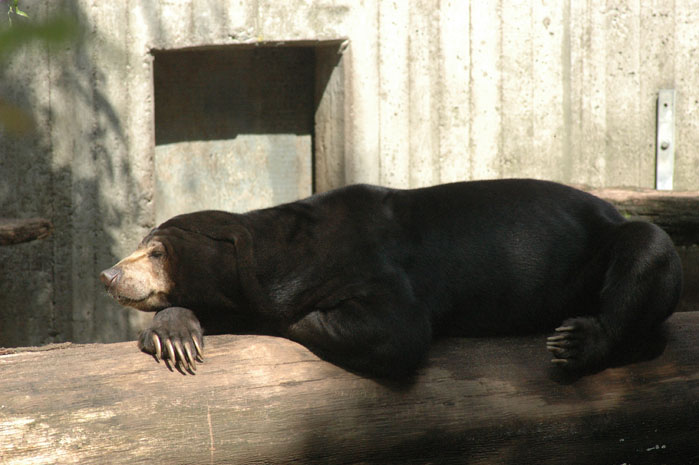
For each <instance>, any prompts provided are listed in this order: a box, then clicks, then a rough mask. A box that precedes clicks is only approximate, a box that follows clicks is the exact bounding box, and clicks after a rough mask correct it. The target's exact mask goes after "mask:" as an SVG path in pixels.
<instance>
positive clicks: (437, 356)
mask: <svg viewBox="0 0 699 465" xmlns="http://www.w3.org/2000/svg"><path fill="white" fill-rule="evenodd" d="M666 326H667V328H666V329H667V334H668V336H667V339H668V342H667V346H666V347H665V350H664V352H663V353H662V354H661V355H660V356H658V357H656V358H655V359H652V360H650V361H643V362H637V363H633V364H629V365H625V366H621V367H617V368H610V369H607V370H605V371H603V372H600V373H597V374H594V375H590V376H587V377H583V378H581V379H577V380H570V379H565V378H563V377H560V376H557V375H556V372H554V371H552V369H551V368H550V366H549V364H548V359H549V356H548V354H547V353H546V350H545V349H544V338H543V336H536V337H525V338H492V339H490V338H488V339H485V338H484V339H448V340H443V341H440V342H438V343H436V345H435V347H434V348H433V350H432V351H431V353H430V357H429V360H428V363H427V364H426V366H425V367H424V368H423V369H421V370H420V371H419V373H418V375H417V376H416V379H415V380H413V382H412V383H409V384H405V385H400V384H391V383H386V382H381V381H377V380H372V379H366V378H362V377H360V376H357V375H355V374H352V373H348V372H346V371H343V370H342V369H340V368H337V367H335V366H333V365H330V364H328V363H325V362H323V361H320V360H318V359H317V358H316V357H315V356H313V355H312V354H310V353H309V352H308V351H307V350H305V349H304V348H303V347H301V346H299V345H297V344H295V343H292V342H290V341H287V340H285V339H279V338H273V337H263V336H216V337H208V338H207V340H206V342H207V344H208V345H207V359H206V363H204V364H202V365H200V366H199V369H198V370H197V373H196V375H195V376H183V375H181V374H179V373H177V372H170V371H168V370H167V369H166V368H165V367H164V365H163V364H162V363H161V364H156V363H155V362H154V361H153V359H152V358H150V357H148V356H146V355H144V354H141V353H140V352H138V350H137V349H136V347H135V344H134V343H132V342H128V343H118V344H108V345H99V344H95V345H72V346H70V347H67V348H66V347H59V348H57V349H56V350H50V351H42V352H32V351H30V352H27V351H24V352H15V351H13V350H9V351H5V354H4V355H0V387H1V389H0V392H1V393H2V396H1V398H0V463H3V464H24V463H42V464H50V463H60V464H71V463H80V464H103V463H111V464H119V463H129V464H131V465H134V464H141V463H148V464H151V463H168V464H176V463H227V464H228V463H230V464H257V463H285V464H288V463H303V464H313V463H324V464H339V463H381V464H413V463H414V464H417V463H440V464H442V463H454V464H465V463H470V464H523V463H537V464H561V463H566V464H590V463H609V464H612V463H616V464H620V463H633V464H641V463H665V464H675V463H677V464H688V463H699V444H698V443H697V436H696V434H697V430H698V428H699V344H697V334H699V313H697V312H691V313H682V314H676V315H674V316H673V317H672V318H671V319H670V321H669V322H668V324H667V325H666ZM8 352H14V353H8Z"/></svg>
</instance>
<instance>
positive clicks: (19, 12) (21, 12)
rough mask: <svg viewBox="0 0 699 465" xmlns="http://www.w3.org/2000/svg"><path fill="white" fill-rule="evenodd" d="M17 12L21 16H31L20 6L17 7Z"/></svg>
mask: <svg viewBox="0 0 699 465" xmlns="http://www.w3.org/2000/svg"><path fill="white" fill-rule="evenodd" d="M15 13H17V14H18V15H20V16H24V17H25V18H29V15H28V14H27V13H25V12H24V11H22V10H20V9H19V8H15Z"/></svg>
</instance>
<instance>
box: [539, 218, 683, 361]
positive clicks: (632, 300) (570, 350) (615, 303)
mask: <svg viewBox="0 0 699 465" xmlns="http://www.w3.org/2000/svg"><path fill="white" fill-rule="evenodd" d="M601 256H602V257H603V259H604V260H605V261H606V262H605V267H604V269H605V275H604V279H603V282H602V287H601V289H600V290H599V291H598V292H599V300H598V301H599V302H600V308H599V313H596V314H594V315H592V316H579V317H574V318H569V319H567V320H565V321H564V322H563V323H562V325H561V326H560V327H559V328H557V329H556V332H557V334H556V335H554V336H551V337H550V338H548V341H547V348H548V349H549V350H550V351H551V352H552V353H553V355H554V359H553V360H552V361H553V362H554V363H556V364H559V365H561V366H564V367H566V368H570V369H572V370H576V371H585V370H594V369H599V368H602V367H604V366H605V365H606V364H608V363H609V361H610V359H611V358H612V357H613V356H614V355H616V352H618V351H620V350H622V349H624V350H626V349H628V348H629V347H641V345H642V344H643V343H644V342H645V341H644V338H646V337H647V336H649V335H650V334H651V333H652V331H653V329H655V328H657V327H658V326H659V325H660V323H662V322H663V321H664V320H665V319H666V318H667V317H668V316H670V314H672V312H673V311H674V310H675V307H676V306H677V303H678V301H679V298H680V293H681V290H682V267H681V263H680V259H679V256H678V255H677V252H676V251H675V248H674V245H673V244H672V241H671V240H670V238H669V237H668V235H667V234H666V233H665V232H664V231H663V230H662V229H660V228H658V227H657V226H655V225H653V224H650V223H645V222H628V223H624V224H622V225H620V226H619V227H618V229H617V230H616V232H615V235H614V237H613V239H612V241H611V244H610V246H609V248H608V253H605V254H602V255H601ZM592 313H594V312H592Z"/></svg>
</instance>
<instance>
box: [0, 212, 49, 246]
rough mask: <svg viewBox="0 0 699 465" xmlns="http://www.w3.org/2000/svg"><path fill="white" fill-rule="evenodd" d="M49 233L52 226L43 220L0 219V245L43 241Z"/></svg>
mask: <svg viewBox="0 0 699 465" xmlns="http://www.w3.org/2000/svg"><path fill="white" fill-rule="evenodd" d="M51 231H53V225H52V224H51V222H50V221H49V220H47V219H44V218H23V219H18V218H0V245H11V244H19V243H21V242H29V241H33V240H36V239H44V238H45V237H48V236H49V235H50V234H51Z"/></svg>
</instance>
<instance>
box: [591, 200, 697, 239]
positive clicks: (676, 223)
mask: <svg viewBox="0 0 699 465" xmlns="http://www.w3.org/2000/svg"><path fill="white" fill-rule="evenodd" d="M587 191H588V192H590V193H591V194H594V195H596V196H597V197H600V198H602V199H604V200H606V201H608V202H610V203H612V204H613V205H614V206H616V207H617V208H618V209H619V210H620V211H621V213H622V214H623V215H625V216H626V217H628V218H630V219H639V220H644V221H650V222H651V223H655V224H657V225H658V226H660V227H661V228H663V229H664V230H665V231H666V232H667V233H668V234H669V235H670V236H671V237H672V240H673V241H674V242H675V245H678V246H686V245H695V244H699V192H697V191H657V190H653V189H629V188H624V189H587Z"/></svg>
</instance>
